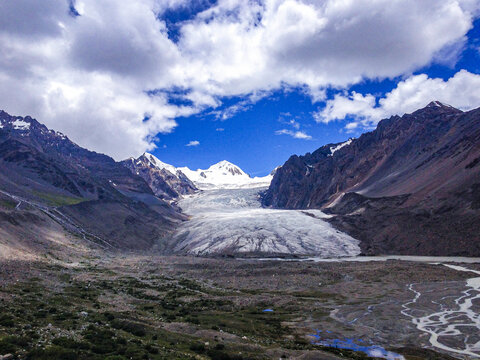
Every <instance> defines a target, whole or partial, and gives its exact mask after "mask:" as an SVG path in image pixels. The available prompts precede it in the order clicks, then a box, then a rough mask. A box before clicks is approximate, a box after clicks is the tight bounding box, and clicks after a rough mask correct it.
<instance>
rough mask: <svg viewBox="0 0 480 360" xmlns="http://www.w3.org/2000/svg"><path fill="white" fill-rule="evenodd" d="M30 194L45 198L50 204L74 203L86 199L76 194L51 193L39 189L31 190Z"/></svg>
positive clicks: (63, 204) (64, 204)
mask: <svg viewBox="0 0 480 360" xmlns="http://www.w3.org/2000/svg"><path fill="white" fill-rule="evenodd" d="M32 194H33V195H34V196H36V197H38V198H40V199H42V200H45V201H46V202H47V203H48V204H49V205H51V206H66V205H76V204H79V203H81V202H84V201H86V199H84V198H80V197H76V196H67V195H60V194H52V193H46V192H40V191H32Z"/></svg>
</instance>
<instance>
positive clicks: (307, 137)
mask: <svg viewBox="0 0 480 360" xmlns="http://www.w3.org/2000/svg"><path fill="white" fill-rule="evenodd" d="M275 135H290V136H291V137H293V138H295V139H304V140H311V139H312V137H311V136H310V135H308V134H306V133H305V132H303V131H292V130H288V129H282V130H277V131H275Z"/></svg>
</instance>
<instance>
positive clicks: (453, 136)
mask: <svg viewBox="0 0 480 360" xmlns="http://www.w3.org/2000/svg"><path fill="white" fill-rule="evenodd" d="M334 147H335V145H326V146H323V147H321V148H320V149H318V150H316V151H315V152H313V153H312V154H310V153H309V154H306V155H305V156H292V157H291V158H290V159H289V160H288V161H287V162H286V163H285V164H284V165H283V166H282V167H281V168H280V169H278V171H277V173H276V174H275V177H274V178H273V181H272V184H271V186H270V188H269V189H268V191H267V192H266V194H265V197H264V200H263V201H264V204H265V205H266V206H273V207H279V208H293V209H300V208H322V209H324V210H325V211H326V212H330V213H332V214H335V215H336V216H335V217H334V218H332V219H331V222H332V223H333V224H334V225H335V226H336V227H337V228H339V229H341V230H343V231H346V232H348V233H349V234H350V235H352V236H354V237H356V238H357V239H359V240H361V241H362V244H361V247H362V250H363V252H364V253H365V254H381V253H384V254H388V253H390V254H393V253H397V254H398V253H400V254H422V255H470V256H473V255H477V256H478V255H480V232H478V231H477V230H476V229H478V227H479V226H480V211H479V204H480V201H479V197H480V196H479V194H478V192H479V188H480V109H477V110H472V111H469V112H462V111H460V110H458V109H454V108H452V107H450V106H446V105H443V104H440V103H438V102H433V103H431V104H429V105H428V106H427V107H425V108H423V109H421V110H418V111H416V112H414V113H412V114H406V115H404V116H402V117H399V116H394V117H391V118H389V119H385V120H382V121H381V122H380V123H379V124H378V127H377V129H376V130H375V131H372V132H369V133H366V134H363V135H362V136H361V137H360V138H358V139H355V140H353V141H352V142H351V144H349V145H346V146H344V147H342V148H341V149H338V150H336V151H335V152H334V153H333V154H331V148H334Z"/></svg>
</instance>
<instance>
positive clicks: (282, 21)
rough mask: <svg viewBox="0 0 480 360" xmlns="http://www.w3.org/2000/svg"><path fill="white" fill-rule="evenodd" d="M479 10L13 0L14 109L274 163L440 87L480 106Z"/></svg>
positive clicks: (198, 157) (459, 2)
mask: <svg viewBox="0 0 480 360" xmlns="http://www.w3.org/2000/svg"><path fill="white" fill-rule="evenodd" d="M479 17H480V0H422V1H418V0H376V1H371V0H355V1H338V0H323V1H313V0H131V1H128V2H118V1H116V0H102V1H97V0H50V1H48V2H39V1H37V0H17V1H10V2H2V3H1V4H0V47H1V48H2V49H3V53H2V56H1V57H0V79H1V81H0V99H1V101H0V108H1V109H3V110H5V111H7V112H9V113H11V114H14V115H31V116H34V117H35V118H37V119H38V120H39V121H41V122H43V123H45V124H46V125H47V126H48V127H50V128H52V129H55V130H58V131H61V132H63V133H64V134H66V135H67V136H68V137H69V138H70V139H72V140H73V141H75V142H76V143H78V144H79V145H81V146H83V147H86V148H88V149H91V150H95V151H98V152H102V153H106V154H108V155H110V156H112V157H114V158H115V159H116V160H122V159H125V158H127V157H130V156H135V157H137V156H139V155H141V154H142V153H143V152H145V151H149V152H152V153H154V154H155V155H156V156H157V157H158V158H160V159H161V160H163V161H165V162H167V163H171V164H173V165H175V166H188V167H190V168H192V169H197V168H206V167H208V166H210V165H211V164H213V163H216V162H218V161H221V160H229V161H231V162H233V163H235V164H237V165H239V166H240V167H241V168H242V169H243V170H244V171H246V172H248V173H249V174H251V175H254V176H261V175H265V174H268V173H269V172H270V171H271V170H272V169H273V168H274V167H276V166H278V165H281V164H283V163H284V162H285V161H286V160H287V159H288V157H289V156H291V155H292V154H304V153H306V152H309V151H310V152H311V151H314V150H315V149H317V148H318V147H320V146H322V145H324V144H327V143H336V142H340V141H344V140H347V139H348V138H349V137H358V136H359V135H360V134H361V133H363V132H365V131H369V130H371V129H373V128H375V126H376V124H377V123H378V121H380V120H381V119H383V118H386V117H389V116H391V115H395V114H400V115H401V114H404V113H408V112H412V111H414V110H416V109H418V108H420V107H423V106H425V105H426V104H428V102H430V101H432V100H439V101H441V102H445V103H447V104H450V105H452V106H455V107H457V108H460V109H462V110H469V109H473V108H477V107H479V106H480V92H479V91H478V89H480V61H479V60H480V58H479V57H480V50H479V49H480V20H478V19H479ZM187 145H190V146H187Z"/></svg>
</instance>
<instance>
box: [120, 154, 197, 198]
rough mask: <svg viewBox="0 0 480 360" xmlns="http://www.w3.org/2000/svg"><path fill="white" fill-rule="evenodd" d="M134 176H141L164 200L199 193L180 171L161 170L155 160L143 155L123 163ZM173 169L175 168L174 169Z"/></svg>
mask: <svg viewBox="0 0 480 360" xmlns="http://www.w3.org/2000/svg"><path fill="white" fill-rule="evenodd" d="M121 163H122V164H123V165H124V166H125V167H127V168H128V169H130V171H131V172H132V173H133V174H137V175H139V176H141V177H142V178H143V179H144V180H145V181H146V182H147V184H148V185H149V186H150V188H151V189H152V190H153V192H154V194H155V195H156V196H158V197H159V198H161V199H164V200H173V199H177V198H178V197H180V196H181V195H187V194H193V193H194V192H195V191H197V188H196V187H195V185H194V184H193V183H192V182H191V181H190V180H189V179H188V178H187V176H186V175H185V174H184V173H183V172H181V171H180V170H173V169H172V171H174V173H173V172H171V171H169V170H167V169H165V168H160V167H159V166H158V165H156V164H155V160H153V161H152V160H151V159H149V155H148V154H143V155H142V156H140V157H139V158H138V159H134V158H130V159H127V160H124V161H122V162H121ZM172 168H173V167H172Z"/></svg>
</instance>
